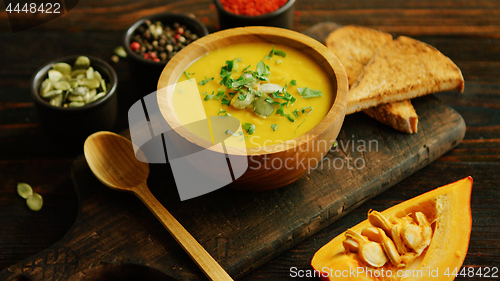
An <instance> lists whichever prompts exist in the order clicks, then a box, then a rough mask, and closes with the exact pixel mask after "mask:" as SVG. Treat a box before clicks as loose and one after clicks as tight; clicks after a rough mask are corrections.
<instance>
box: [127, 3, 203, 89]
mask: <svg viewBox="0 0 500 281" xmlns="http://www.w3.org/2000/svg"><path fill="white" fill-rule="evenodd" d="M146 20H150V21H151V22H153V23H154V22H156V21H160V22H162V23H163V24H164V25H171V24H173V23H175V22H177V23H179V24H181V25H185V26H186V27H187V28H189V30H191V32H193V33H195V34H196V35H198V38H200V37H203V36H205V35H208V29H207V27H206V26H205V25H204V24H203V23H202V22H200V21H199V20H197V19H195V18H192V17H190V16H187V15H184V14H174V13H160V14H155V15H151V16H146V17H144V18H142V19H140V20H139V21H137V22H135V23H134V24H133V25H132V26H130V27H129V28H128V30H127V32H126V33H125V38H124V41H123V45H124V47H125V51H126V52H127V58H128V62H129V68H130V73H131V75H132V77H133V79H134V81H135V82H136V85H137V90H138V91H139V92H140V96H143V95H146V94H150V93H152V92H154V91H156V90H157V88H156V87H157V84H158V79H159V78H160V74H161V72H162V71H163V69H164V68H165V66H166V65H167V63H168V60H167V61H163V62H155V61H151V60H148V59H145V58H143V57H141V56H140V55H138V54H137V53H136V52H134V51H133V50H132V49H131V48H130V44H131V43H132V42H133V41H132V38H133V36H134V33H135V31H136V29H137V28H138V27H139V26H141V25H143V24H144V22H145V21H146ZM140 96H139V97H140Z"/></svg>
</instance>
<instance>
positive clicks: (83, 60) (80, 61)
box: [73, 56, 90, 69]
mask: <svg viewBox="0 0 500 281" xmlns="http://www.w3.org/2000/svg"><path fill="white" fill-rule="evenodd" d="M89 66H90V59H89V58H88V57H86V56H80V57H78V58H77V59H76V61H75V64H74V65H73V68H74V69H87V68H89Z"/></svg>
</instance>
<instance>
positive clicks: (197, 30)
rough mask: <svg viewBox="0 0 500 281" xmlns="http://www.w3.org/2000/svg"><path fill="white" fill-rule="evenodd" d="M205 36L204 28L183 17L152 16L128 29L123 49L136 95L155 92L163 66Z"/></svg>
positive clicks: (205, 29)
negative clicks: (135, 85)
mask: <svg viewBox="0 0 500 281" xmlns="http://www.w3.org/2000/svg"><path fill="white" fill-rule="evenodd" d="M205 35H208V30H207V28H206V26H205V25H204V24H203V23H201V22H200V21H199V20H197V19H196V18H194V17H191V16H188V15H184V14H174V13H160V14H155V15H151V16H147V17H144V18H142V19H140V20H139V21H137V22H135V23H134V24H133V25H132V26H130V28H128V30H127V32H126V33H125V38H124V46H125V51H126V52H127V58H128V62H129V68H130V71H131V74H132V76H133V78H134V81H135V82H136V84H137V90H138V91H139V92H140V94H141V95H145V94H149V93H151V92H154V91H156V86H157V82H158V78H159V77H160V74H161V72H162V71H163V68H165V65H167V62H168V61H169V60H170V59H171V58H172V57H173V56H175V55H176V54H177V53H178V52H179V51H180V50H182V49H183V48H184V47H186V46H187V45H189V44H190V43H191V42H193V41H195V40H196V39H198V38H200V37H203V36H205Z"/></svg>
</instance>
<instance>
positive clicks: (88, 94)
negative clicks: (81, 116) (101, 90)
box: [85, 89, 97, 103]
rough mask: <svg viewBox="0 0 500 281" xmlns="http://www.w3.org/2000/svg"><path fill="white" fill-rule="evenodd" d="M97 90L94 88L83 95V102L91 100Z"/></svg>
mask: <svg viewBox="0 0 500 281" xmlns="http://www.w3.org/2000/svg"><path fill="white" fill-rule="evenodd" d="M96 94H97V91H96V89H92V90H90V91H89V92H88V93H87V94H86V95H85V102H86V103H89V102H91V101H92V99H93V98H94V97H95V96H96Z"/></svg>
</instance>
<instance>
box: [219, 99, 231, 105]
mask: <svg viewBox="0 0 500 281" xmlns="http://www.w3.org/2000/svg"><path fill="white" fill-rule="evenodd" d="M230 103H231V101H230V100H228V99H226V98H223V99H222V101H221V104H222V105H229V104H230Z"/></svg>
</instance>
